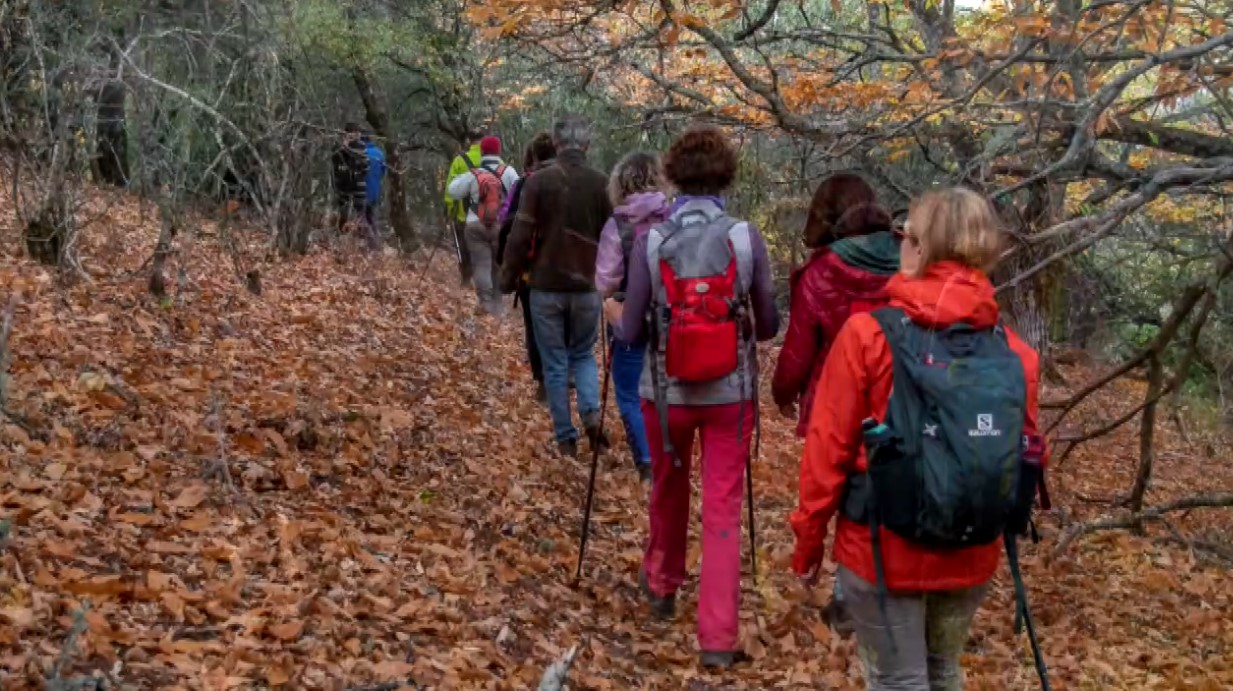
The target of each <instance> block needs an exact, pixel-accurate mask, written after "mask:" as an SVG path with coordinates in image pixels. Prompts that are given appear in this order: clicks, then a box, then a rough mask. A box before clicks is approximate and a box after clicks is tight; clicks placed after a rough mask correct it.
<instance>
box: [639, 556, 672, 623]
mask: <svg viewBox="0 0 1233 691" xmlns="http://www.w3.org/2000/svg"><path fill="white" fill-rule="evenodd" d="M638 586H639V587H640V588H642V594H643V596H644V597H646V601H647V604H648V605H650V606H651V614H654V615H655V616H656V617H657V618H659V619H664V620H667V619H671V618H673V617H675V616H676V594H675V593H673V594H672V595H656V594H655V591H654V590H651V584H650V583H649V582H647V580H646V569H638Z"/></svg>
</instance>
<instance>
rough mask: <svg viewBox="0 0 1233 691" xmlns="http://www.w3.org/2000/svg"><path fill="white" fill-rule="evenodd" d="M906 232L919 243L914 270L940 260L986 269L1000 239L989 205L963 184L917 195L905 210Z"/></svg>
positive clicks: (999, 251)
mask: <svg viewBox="0 0 1233 691" xmlns="http://www.w3.org/2000/svg"><path fill="white" fill-rule="evenodd" d="M906 232H907V234H908V235H909V236H910V237H912V238H914V239H915V241H916V242H917V243H919V245H920V252H921V257H920V259H921V261H920V267H919V268H918V269H917V273H918V274H919V273H921V272H923V271H924V270H925V267H927V266H929V265H930V264H935V263H937V262H943V261H955V262H959V263H960V264H963V265H965V266H969V267H972V268H974V269H980V270H981V271H984V272H986V273H988V272H989V271H991V270H993V267H995V266H997V263H998V258H999V257H1000V256H1001V254H1002V247H1003V242H1004V238H1003V234H1002V230H1001V227H1000V225H999V223H998V218H997V214H995V213H994V211H993V205H992V204H990V203H989V200H988V199H986V198H985V197H983V196H981V195H980V194H977V193H976V192H973V191H972V190H970V189H968V188H966V187H951V188H949V189H944V190H938V191H935V192H926V193H925V194H923V195H921V196H920V197H919V198H917V199H916V201H914V202H912V207H911V209H910V210H909V211H908V223H907V227H906ZM906 241H907V240H905V242H906Z"/></svg>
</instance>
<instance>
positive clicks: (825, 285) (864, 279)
mask: <svg viewBox="0 0 1233 691" xmlns="http://www.w3.org/2000/svg"><path fill="white" fill-rule="evenodd" d="M804 240H805V245H806V246H807V247H809V248H811V249H813V254H812V255H810V257H809V259H807V260H805V263H804V264H803V265H802V266H800V267H799V268H797V269H796V270H794V271H793V272H792V278H791V280H790V282H789V285H790V286H791V291H792V292H791V295H792V301H791V304H792V308H791V312H790V313H789V316H788V330H787V333H786V334H785V335H784V342H783V349H782V350H780V351H779V361H778V363H777V364H776V366H775V376H774V378H773V379H772V380H771V393H772V395H773V396H774V397H775V405H777V406H779V408H780V410H781V411H782V412H783V414H784V415H785V416H787V417H790V418H791V417H796V404H797V403H798V402H799V403H800V417H799V421H798V423H797V426H796V434H797V436H799V437H804V436H805V428H806V426H807V425H808V424H809V412H810V409H811V407H812V403H813V398H814V390H815V388H816V386H817V383H818V377H819V376H821V375H822V364H823V363H824V362H825V361H826V353H827V351H829V350H830V347H831V344H832V343H834V342H835V336H837V335H838V334H839V329H840V328H841V327H842V326H843V325H844V322H846V321H847V320H848V316H849V315H851V314H855V313H859V312H868V311H869V310H872V309H875V308H877V307H881V306H883V305H885V304H886V282H887V281H889V280H890V277H891V276H893V275H895V273H896V272H898V271H899V242H898V241H897V240H896V239H895V236H894V234H893V233H892V232H891V217H890V214H888V213H887V212H886V211H885V210H883V209H882V207H880V206H878V203H877V197H876V195H875V193H874V191H873V188H871V187H870V186H869V185H868V184H867V183H866V182H865V181H864V180H862V179H861V178H860V176H858V175H854V174H851V173H840V174H838V175H832V176H830V177H828V178H826V179H825V180H823V181H822V184H820V185H818V189H817V191H816V192H815V193H814V195H813V203H812V204H810V206H809V218H808V220H807V221H806V223H805V238H804Z"/></svg>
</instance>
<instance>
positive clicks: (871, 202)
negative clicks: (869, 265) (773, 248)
mask: <svg viewBox="0 0 1233 691" xmlns="http://www.w3.org/2000/svg"><path fill="white" fill-rule="evenodd" d="M890 229H891V217H890V214H888V213H887V212H886V210H885V209H883V208H882V207H880V206H878V196H877V193H876V192H874V191H873V188H872V187H870V186H869V183H867V182H865V180H864V179H863V178H861V176H859V175H857V174H855V173H836V174H835V175H831V176H829V177H827V178H826V179H825V180H823V181H822V183H821V184H819V185H818V189H817V191H815V192H814V194H813V201H812V202H811V203H810V205H809V218H808V219H807V220H806V221H805V233H804V235H805V238H804V239H805V246H806V247H811V248H817V247H825V246H826V245H829V244H831V243H832V242H835V241H836V240H841V239H843V238H846V237H852V236H854V235H868V234H870V233H876V232H879V231H883V230H890Z"/></svg>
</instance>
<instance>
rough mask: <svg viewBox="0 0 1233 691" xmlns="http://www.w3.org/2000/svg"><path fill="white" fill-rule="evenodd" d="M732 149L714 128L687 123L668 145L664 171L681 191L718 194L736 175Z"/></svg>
mask: <svg viewBox="0 0 1233 691" xmlns="http://www.w3.org/2000/svg"><path fill="white" fill-rule="evenodd" d="M736 165H737V159H736V149H734V148H733V147H732V145H731V144H729V143H728V138H727V137H726V136H724V133H723V132H722V131H721V130H720V129H719V128H718V127H713V126H710V125H707V126H698V127H691V128H689V129H688V130H686V131H685V133H684V134H682V135H681V136H680V137H678V138H677V140H676V141H675V142H673V143H672V147H671V148H669V149H668V155H667V156H665V157H664V174H665V175H666V176H667V178H668V180H669V181H670V182H671V183H672V184H673V186H675V187H676V188H677V190H678V191H679V192H680V193H681V194H689V195H707V194H715V195H717V194H720V193H722V192H723V191H724V190H726V189H728V187H729V186H731V185H732V180H733V179H734V178H736Z"/></svg>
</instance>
